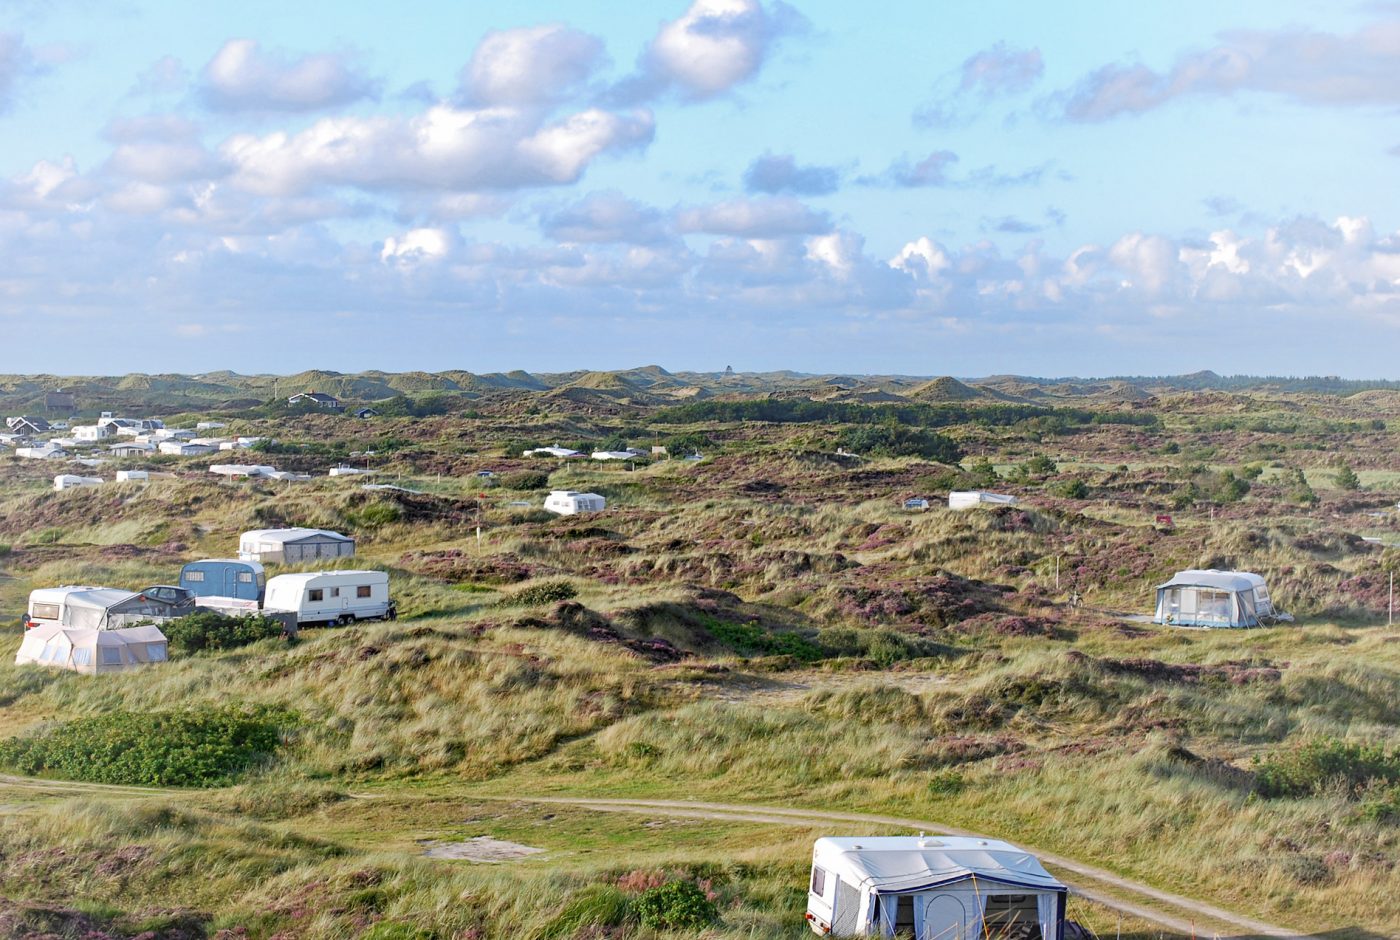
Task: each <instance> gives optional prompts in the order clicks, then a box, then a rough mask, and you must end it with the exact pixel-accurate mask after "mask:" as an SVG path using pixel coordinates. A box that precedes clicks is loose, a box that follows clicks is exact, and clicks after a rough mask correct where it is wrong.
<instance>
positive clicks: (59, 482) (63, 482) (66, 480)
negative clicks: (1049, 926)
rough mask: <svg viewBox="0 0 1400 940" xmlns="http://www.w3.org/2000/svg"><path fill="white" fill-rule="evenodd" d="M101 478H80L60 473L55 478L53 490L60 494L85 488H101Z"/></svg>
mask: <svg viewBox="0 0 1400 940" xmlns="http://www.w3.org/2000/svg"><path fill="white" fill-rule="evenodd" d="M101 485H102V478H101V477H80V476H74V475H73V474H71V473H60V474H59V475H58V476H56V477H54V478H53V488H54V489H55V490H57V491H59V492H62V491H63V490H72V489H77V488H79V487H83V486H101Z"/></svg>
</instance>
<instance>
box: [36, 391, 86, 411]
mask: <svg viewBox="0 0 1400 940" xmlns="http://www.w3.org/2000/svg"><path fill="white" fill-rule="evenodd" d="M77 407H78V402H77V400H76V399H75V398H74V397H73V393H72V392H65V391H64V390H63V389H61V388H59V389H54V390H53V391H52V392H48V393H47V394H45V395H44V410H45V411H50V412H53V411H60V412H62V413H64V414H72V413H73V410H74V409H75V408H77Z"/></svg>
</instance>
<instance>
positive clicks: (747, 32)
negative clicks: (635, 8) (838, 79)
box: [619, 0, 806, 100]
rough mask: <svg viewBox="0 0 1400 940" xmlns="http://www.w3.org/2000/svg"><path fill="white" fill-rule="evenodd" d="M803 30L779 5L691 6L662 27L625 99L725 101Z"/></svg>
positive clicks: (732, 1) (737, 1)
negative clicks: (672, 93)
mask: <svg viewBox="0 0 1400 940" xmlns="http://www.w3.org/2000/svg"><path fill="white" fill-rule="evenodd" d="M805 28H806V20H804V19H803V18H802V16H801V14H799V13H797V11H795V10H793V9H792V8H791V7H789V6H787V5H786V4H783V3H781V2H777V3H772V4H771V5H770V7H768V8H765V7H764V6H763V5H762V4H761V3H759V2H758V0H694V2H693V3H692V4H691V5H690V7H689V9H687V10H686V11H685V13H684V14H682V15H681V16H680V17H679V18H677V19H675V20H671V21H670V22H667V23H663V24H662V25H661V29H660V30H659V31H658V32H657V34H656V37H655V38H654V39H653V40H652V41H651V43H650V44H649V45H648V46H647V49H646V51H645V52H644V53H643V55H642V62H641V71H640V73H639V74H638V75H636V76H633V77H632V78H631V79H629V80H627V81H625V82H623V83H622V86H621V87H620V89H619V94H620V95H621V96H622V97H623V98H624V99H628V98H633V99H635V98H646V97H650V96H653V95H656V94H659V93H661V92H664V91H667V90H670V89H675V90H677V91H679V92H680V93H681V95H682V96H684V97H686V98H690V99H692V100H703V99H707V98H714V97H717V96H719V95H723V94H725V93H727V92H729V91H732V90H733V89H734V88H736V87H738V86H739V85H741V84H743V83H744V82H747V81H750V80H752V79H753V78H754V77H755V76H757V75H758V73H759V72H760V70H762V68H763V65H764V63H765V62H766V61H767V59H768V57H769V55H770V54H771V52H772V50H773V47H774V46H775V45H776V43H777V42H778V41H779V40H780V39H781V38H783V37H784V36H787V35H791V34H793V33H796V32H800V31H802V30H803V29H805Z"/></svg>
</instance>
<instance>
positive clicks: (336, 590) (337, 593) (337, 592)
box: [331, 588, 340, 597]
mask: <svg viewBox="0 0 1400 940" xmlns="http://www.w3.org/2000/svg"><path fill="white" fill-rule="evenodd" d="M339 596H340V588H331V597H339Z"/></svg>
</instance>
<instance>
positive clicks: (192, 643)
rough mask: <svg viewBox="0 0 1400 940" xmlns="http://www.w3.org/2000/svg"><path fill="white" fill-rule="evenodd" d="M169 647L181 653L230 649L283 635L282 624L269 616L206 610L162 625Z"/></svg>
mask: <svg viewBox="0 0 1400 940" xmlns="http://www.w3.org/2000/svg"><path fill="white" fill-rule="evenodd" d="M161 632H162V633H164V634H165V638H166V639H167V640H169V641H170V648H171V649H173V650H175V651H176V652H181V653H197V652H199V651H201V650H231V649H236V648H238V647H240V646H247V645H248V644H249V643H256V642H258V641H259V640H266V639H269V638H272V637H278V636H281V635H282V622H281V621H279V620H273V619H272V618H270V617H257V616H252V617H226V616H224V615H223V614H221V613H218V612H217V611H212V610H206V611H199V612H198V613H193V614H186V615H185V616H183V617H177V618H176V619H174V620H170V621H167V622H165V623H163V624H161Z"/></svg>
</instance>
